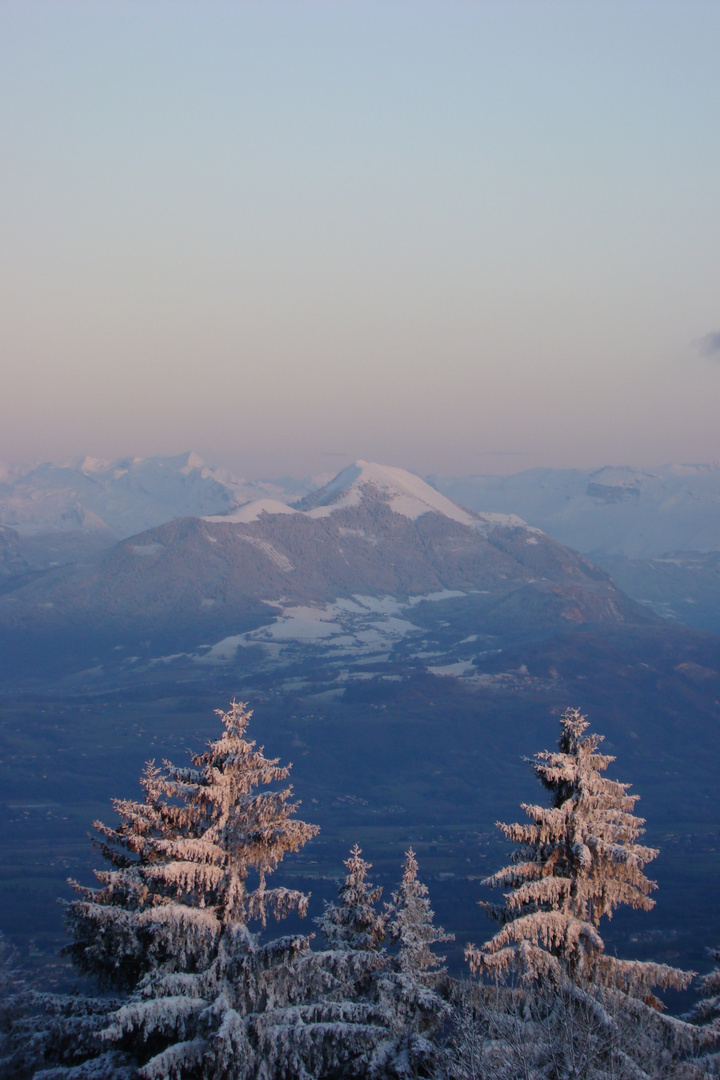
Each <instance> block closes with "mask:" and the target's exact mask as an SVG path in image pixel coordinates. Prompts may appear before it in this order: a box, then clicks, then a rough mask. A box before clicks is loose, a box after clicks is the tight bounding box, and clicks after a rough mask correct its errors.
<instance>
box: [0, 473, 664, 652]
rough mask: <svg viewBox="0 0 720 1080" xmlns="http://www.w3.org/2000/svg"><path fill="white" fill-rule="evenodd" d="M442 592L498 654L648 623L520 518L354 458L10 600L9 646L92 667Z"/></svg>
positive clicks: (4, 630)
mask: <svg viewBox="0 0 720 1080" xmlns="http://www.w3.org/2000/svg"><path fill="white" fill-rule="evenodd" d="M447 593H453V594H455V598H454V602H455V603H461V602H462V603H463V604H464V605H465V608H467V609H468V610H467V612H466V614H465V615H464V617H463V621H464V622H467V621H468V620H470V624H471V628H472V629H473V631H474V632H480V633H481V634H482V635H483V636H484V640H485V641H486V642H490V644H492V645H494V646H495V645H497V641H499V640H500V639H502V640H503V641H504V640H505V639H508V640H513V641H515V640H518V639H525V638H527V637H528V636H529V637H533V636H535V637H538V636H540V637H542V636H544V635H547V634H548V633H552V632H555V631H557V630H558V628H567V627H568V626H570V625H579V624H583V623H609V624H612V625H620V624H645V623H647V622H648V621H652V619H653V616H650V615H649V614H647V613H646V612H644V611H643V609H642V608H640V607H638V606H637V605H635V604H633V602H632V601H630V600H629V599H628V598H627V597H625V596H624V595H623V594H622V593H620V592H619V591H618V590H617V589H615V588H614V587H613V585H612V584H611V582H610V581H609V579H608V578H607V577H606V575H605V574H603V573H602V572H601V571H599V570H597V569H596V568H595V567H593V566H592V565H591V564H590V563H588V562H587V561H586V560H585V559H584V558H583V557H582V556H580V555H577V554H576V553H574V552H571V551H569V550H568V549H567V548H564V547H563V546H562V545H560V544H558V543H556V542H555V541H552V540H550V539H549V538H548V537H546V536H544V535H543V534H542V533H540V532H539V531H538V530H537V529H532V528H529V527H528V526H526V525H525V524H524V523H523V522H522V521H520V519H518V518H517V517H508V516H502V515H483V514H473V513H471V512H469V511H467V510H464V509H463V508H462V507H459V506H457V505H456V504H454V503H451V502H450V501H449V500H447V499H446V498H444V497H443V496H441V495H439V494H438V493H437V492H436V491H434V490H433V489H432V488H431V487H429V485H427V484H425V483H424V481H422V480H420V478H419V477H415V476H413V475H412V474H409V473H406V472H404V471H403V470H397V469H390V468H387V467H383V466H376V465H369V464H368V463H365V462H359V463H357V465H355V466H353V467H351V468H350V469H346V470H343V472H342V473H340V474H339V476H338V477H336V478H335V479H334V480H333V481H331V482H330V483H329V484H328V485H326V486H325V487H324V488H322V489H320V491H318V492H316V493H314V494H313V495H312V496H310V497H309V498H308V499H306V500H305V501H304V502H303V503H300V504H298V505H297V506H296V507H294V508H293V507H289V506H287V505H284V504H281V503H277V502H273V501H270V502H268V501H267V500H261V501H259V502H255V503H249V504H246V505H245V506H244V507H241V508H240V510H239V511H235V512H233V513H232V514H230V515H228V516H227V517H226V518H222V517H218V516H210V517H207V518H204V519H199V518H184V519H181V520H179V521H174V522H171V523H169V524H166V525H161V526H159V527H158V528H156V529H151V530H148V531H146V532H144V533H141V534H140V535H138V536H134V537H132V538H129V539H127V540H123V541H121V542H120V543H119V544H117V545H115V546H114V547H113V548H112V549H111V550H110V551H108V552H107V553H106V554H103V555H102V556H100V557H99V558H96V559H93V560H87V561H86V562H84V563H83V564H81V565H76V566H68V567H62V568H59V569H58V570H56V571H53V572H50V573H48V574H46V575H45V576H44V577H43V578H42V579H41V580H36V581H32V582H30V583H28V584H25V585H23V586H22V587H21V588H18V589H16V590H15V591H14V592H11V593H8V594H6V595H5V596H2V597H0V644H3V645H4V648H5V655H6V656H7V657H12V658H13V660H12V662H17V661H18V660H19V658H20V657H21V656H25V657H26V658H27V657H28V656H35V657H36V659H37V658H38V657H39V656H47V655H48V654H49V653H52V654H53V655H55V656H62V657H65V658H66V660H67V662H68V663H70V662H71V661H70V659H69V656H68V654H70V656H74V657H75V660H74V661H72V662H74V663H75V664H76V665H77V664H82V663H87V664H88V665H89V664H90V663H91V662H92V663H94V662H95V661H96V660H97V658H98V657H102V656H105V657H106V659H107V657H108V655H110V654H112V652H113V651H114V650H117V648H118V646H122V648H123V649H124V650H127V649H132V650H133V651H134V652H135V653H137V654H138V655H145V656H147V655H148V654H149V655H153V654H154V655H158V653H160V654H167V653H177V652H188V651H192V650H197V649H199V648H200V647H201V646H202V645H205V646H207V645H213V643H217V642H219V641H221V640H222V639H224V638H226V637H227V636H229V635H241V634H244V633H247V632H249V631H251V630H253V629H256V628H258V627H259V626H261V625H263V624H266V625H267V624H273V623H279V622H281V621H282V620H283V619H285V620H287V616H286V612H287V611H288V610H289V609H293V610H296V609H298V608H299V607H302V606H305V607H306V608H307V607H308V606H310V607H313V606H314V607H315V609H317V608H318V607H319V606H322V605H332V604H336V602H338V600H340V599H343V598H345V599H346V600H351V599H352V598H353V597H356V596H358V595H361V596H365V597H375V598H382V597H390V598H393V600H394V601H396V602H397V603H401V604H403V605H407V604H411V603H412V604H415V605H416V606H417V602H418V598H422V597H428V596H430V595H433V596H435V595H438V594H440V595H441V596H443V598H444V599H445V602H449V601H448V600H447V598H446V597H445V594H447ZM468 605H469V607H468ZM433 611H438V612H439V608H438V607H437V606H435V607H433ZM473 611H474V612H475V615H474V616H473V615H472V612H473ZM386 614H388V613H387V612H386ZM396 616H397V612H396V613H395V614H394V615H392V616H390V615H388V617H392V618H396ZM413 617H414V616H413ZM438 617H439V616H438ZM328 618H329V619H330V621H332V617H331V616H328ZM473 619H474V623H473V621H472V620H473ZM315 621H316V622H317V620H315ZM325 621H327V619H326V620H325ZM412 625H413V626H415V628H417V627H416V624H414V623H413V624H412ZM395 629H397V627H396V628H395ZM302 633H306V631H303V632H302ZM301 636H302V635H301ZM401 636H402V635H401ZM496 639H497V640H496ZM251 643H252V642H243V644H251ZM503 647H504V646H503Z"/></svg>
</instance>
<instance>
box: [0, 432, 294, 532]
mask: <svg viewBox="0 0 720 1080" xmlns="http://www.w3.org/2000/svg"><path fill="white" fill-rule="evenodd" d="M306 490H307V486H306V485H303V484H302V483H297V484H294V485H292V486H291V488H290V491H289V492H288V490H287V488H286V487H283V486H281V485H278V484H275V483H272V482H263V481H248V480H241V479H238V478H236V477H234V476H232V474H231V473H229V472H228V471H227V470H225V469H214V468H211V467H209V466H207V465H206V464H205V463H204V462H203V461H202V460H201V458H199V457H198V455H197V454H195V453H192V452H191V453H186V454H180V455H177V456H175V457H150V458H138V457H135V458H123V459H121V460H118V461H113V462H106V461H99V460H98V459H97V458H90V457H86V458H83V459H82V460H81V461H76V462H71V463H69V464H65V465H53V464H43V465H37V466H33V467H30V468H26V469H22V468H18V467H10V466H4V467H3V466H0V525H4V526H6V527H10V528H13V529H15V530H17V532H18V533H20V534H22V535H27V536H38V535H47V534H50V535H52V534H57V533H66V534H73V535H75V536H76V537H77V538H78V543H80V542H81V541H80V538H81V537H83V536H88V535H94V536H96V537H101V538H103V539H104V541H105V543H106V545H109V544H111V543H112V542H113V541H115V540H118V539H123V538H124V537H127V536H132V535H134V534H135V533H139V532H143V531H144V530H145V529H150V528H153V527H154V526H156V525H162V524H164V523H165V522H167V521H172V520H174V519H175V518H180V517H188V516H192V515H198V516H200V515H202V514H217V513H225V512H226V511H227V510H228V509H231V508H232V507H235V506H237V505H240V504H242V503H245V502H247V501H248V500H250V499H258V498H261V497H276V498H285V497H287V496H288V494H289V495H290V497H296V498H297V497H298V496H299V495H300V494H302V493H303V492H304V491H306Z"/></svg>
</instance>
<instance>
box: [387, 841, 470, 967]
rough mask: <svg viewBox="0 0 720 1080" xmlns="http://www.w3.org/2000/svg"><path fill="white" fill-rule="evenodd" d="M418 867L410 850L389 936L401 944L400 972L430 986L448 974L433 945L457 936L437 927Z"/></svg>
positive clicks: (391, 911) (394, 897)
mask: <svg viewBox="0 0 720 1080" xmlns="http://www.w3.org/2000/svg"><path fill="white" fill-rule="evenodd" d="M417 875H418V863H417V859H416V858H415V852H414V851H413V850H412V848H410V849H409V850H408V851H407V852H406V853H405V865H404V867H403V876H402V881H401V882H400V887H399V889H398V890H397V892H394V893H393V894H392V903H391V904H389V905H388V908H387V915H386V917H387V920H388V924H387V925H388V932H389V936H390V938H391V940H393V941H395V942H397V944H398V946H399V948H398V956H397V963H398V967H399V969H400V971H401V972H402V973H403V974H405V975H409V976H411V977H412V978H414V979H418V980H419V981H421V982H424V983H426V984H432V983H433V982H434V981H436V978H437V976H438V975H440V974H442V973H443V972H444V971H445V968H444V967H442V962H443V960H444V959H445V957H443V956H436V955H435V953H434V952H433V951H432V949H431V948H430V946H431V945H435V944H440V943H442V942H445V941H454V940H455V935H454V934H447V933H446V932H445V931H444V930H443V929H442V927H439V926H435V924H434V922H433V918H434V914H435V913H434V912H433V910H432V908H431V907H430V900H429V897H428V890H427V886H426V885H423V883H422V882H420V881H418V876H417Z"/></svg>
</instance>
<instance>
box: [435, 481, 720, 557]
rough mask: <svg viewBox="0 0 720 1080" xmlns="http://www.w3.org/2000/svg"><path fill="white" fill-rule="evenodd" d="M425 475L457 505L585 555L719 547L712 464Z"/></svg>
mask: <svg viewBox="0 0 720 1080" xmlns="http://www.w3.org/2000/svg"><path fill="white" fill-rule="evenodd" d="M431 479H432V482H433V484H434V485H435V486H436V487H437V488H438V490H439V491H442V492H443V493H444V494H445V495H447V496H448V497H449V498H451V499H457V500H458V501H459V502H461V503H462V504H463V505H464V506H468V507H470V508H473V509H475V508H480V507H481V508H482V509H484V510H498V511H501V512H511V513H516V514H520V515H521V516H522V517H523V518H525V520H526V521H529V522H530V523H531V524H533V525H537V526H538V527H539V528H541V529H543V530H545V531H546V532H547V533H549V535H550V536H553V537H555V539H557V540H559V541H561V543H563V544H568V545H569V546H570V547H572V548H575V549H576V550H577V551H582V552H583V553H584V554H588V555H591V556H599V555H602V556H618V555H619V556H625V557H627V558H631V559H634V558H638V557H653V556H660V555H665V554H667V553H669V552H674V551H680V550H685V551H717V550H720V465H664V466H661V467H659V468H657V469H650V470H643V469H633V468H630V467H627V466H625V467H618V468H615V467H607V468H604V469H596V470H593V471H582V470H580V469H530V470H528V471H527V472H522V473H517V474H516V475H514V476H468V477H432V478H431Z"/></svg>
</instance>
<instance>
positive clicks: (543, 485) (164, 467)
mask: <svg viewBox="0 0 720 1080" xmlns="http://www.w3.org/2000/svg"><path fill="white" fill-rule="evenodd" d="M328 479H330V478H329V477H325V478H322V479H321V480H320V481H317V480H316V481H313V480H309V479H305V480H301V479H290V478H288V477H282V478H280V479H275V480H243V479H239V478H237V477H235V476H233V475H232V474H231V473H230V472H228V471H227V470H226V469H217V468H213V467H211V466H208V465H206V464H205V463H204V462H203V461H202V460H201V458H200V457H198V455H197V454H195V453H192V452H190V453H185V454H179V455H177V456H175V457H151V458H124V459H121V460H118V461H115V462H102V461H98V460H97V459H95V458H84V459H82V460H81V461H76V462H72V463H69V464H64V465H57V464H43V465H37V466H32V467H30V466H27V467H24V468H21V467H18V466H8V465H6V466H2V465H0V526H4V527H5V528H6V529H7V528H11V529H14V530H15V531H16V532H18V533H19V534H20V535H22V536H35V537H39V536H42V537H45V536H47V535H52V534H58V533H64V534H72V535H75V536H76V537H77V536H86V537H87V536H91V535H92V536H95V537H96V539H97V540H98V541H99V542H104V543H106V544H110V543H112V542H113V541H114V540H121V539H124V538H125V537H128V536H134V535H135V534H137V533H140V532H144V531H145V530H146V529H151V528H154V527H155V526H157V525H163V524H165V523H166V522H168V521H173V520H176V519H177V518H181V517H202V516H204V515H213V514H227V513H229V512H230V511H231V510H233V509H235V508H238V507H240V506H242V505H243V504H245V503H248V502H252V501H256V500H258V499H265V498H269V499H275V500H278V501H280V502H283V503H293V502H295V501H297V500H299V499H301V498H303V496H307V495H308V494H309V493H310V492H311V491H313V490H314V489H315V488H317V487H319V486H320V485H321V483H324V481H325V480H328ZM425 479H426V481H427V482H428V483H430V484H431V485H432V486H433V487H434V488H436V490H438V491H439V492H441V493H443V494H444V495H446V496H447V497H448V498H449V499H451V500H453V501H454V502H456V503H459V504H460V505H462V506H464V507H467V508H469V509H470V510H474V511H478V512H480V513H489V512H498V513H502V514H516V515H519V516H520V517H521V518H523V519H524V520H525V521H526V522H527V523H528V524H530V525H534V526H536V527H538V528H540V529H542V530H543V531H544V532H546V533H547V534H548V535H549V536H552V537H553V538H554V539H556V540H559V541H560V542H561V543H563V544H566V545H567V546H568V547H572V548H574V549H575V550H576V551H580V552H582V553H583V554H585V555H590V556H600V557H606V556H610V557H614V556H621V557H625V558H629V559H635V558H653V557H658V556H662V555H666V554H668V553H669V552H673V551H700V552H707V551H718V550H720V466H718V465H664V466H662V467H659V468H657V469H651V470H639V469H633V468H630V467H617V468H616V467H607V468H603V469H597V470H592V471H588V470H585V471H583V470H579V469H530V470H528V471H526V472H521V473H517V474H515V475H512V476H482V475H480V476H466V477H443V476H430V477H426V478H425Z"/></svg>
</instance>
